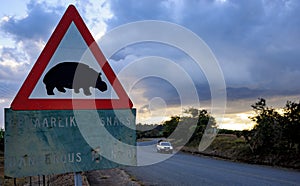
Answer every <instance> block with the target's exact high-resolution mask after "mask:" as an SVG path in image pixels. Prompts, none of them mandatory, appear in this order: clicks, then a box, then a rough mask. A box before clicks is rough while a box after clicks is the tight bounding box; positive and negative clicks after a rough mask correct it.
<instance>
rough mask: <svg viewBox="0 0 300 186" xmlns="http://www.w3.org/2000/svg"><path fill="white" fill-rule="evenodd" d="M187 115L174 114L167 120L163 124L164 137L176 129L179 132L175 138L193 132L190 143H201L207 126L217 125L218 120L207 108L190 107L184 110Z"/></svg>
mask: <svg viewBox="0 0 300 186" xmlns="http://www.w3.org/2000/svg"><path fill="white" fill-rule="evenodd" d="M184 113H185V116H182V117H179V116H172V117H171V119H170V120H168V121H166V122H165V123H164V124H163V126H164V129H163V134H164V137H168V136H170V135H171V134H172V132H173V131H174V130H175V129H176V128H177V129H176V130H178V131H180V132H178V133H177V134H176V135H175V136H173V137H174V138H176V139H177V140H178V141H180V139H182V138H185V137H186V136H189V135H190V134H192V136H191V138H190V139H189V141H188V143H190V144H194V143H199V142H200V140H201V138H202V135H203V132H204V130H205V129H206V126H207V125H208V124H209V122H210V124H211V126H215V124H216V122H215V120H214V118H213V117H212V116H210V114H209V113H208V112H207V110H204V109H203V110H199V109H196V108H189V109H186V110H185V111H184Z"/></svg>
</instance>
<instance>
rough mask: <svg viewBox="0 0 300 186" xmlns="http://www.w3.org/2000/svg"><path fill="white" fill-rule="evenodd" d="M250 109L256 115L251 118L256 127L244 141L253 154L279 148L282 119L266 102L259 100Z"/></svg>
mask: <svg viewBox="0 0 300 186" xmlns="http://www.w3.org/2000/svg"><path fill="white" fill-rule="evenodd" d="M251 107H252V108H253V109H254V111H255V112H256V115H255V116H253V117H251V119H252V121H255V122H256V125H255V126H254V128H253V129H252V131H251V132H250V133H248V134H246V132H245V135H247V137H246V140H247V141H248V142H249V144H250V148H251V150H252V151H253V152H259V153H269V152H270V151H274V149H276V148H280V147H281V145H282V144H281V139H282V120H283V117H282V116H281V115H280V114H279V113H278V112H277V111H276V110H275V109H273V108H269V107H267V105H266V100H265V99H263V98H259V101H258V102H256V103H255V104H254V105H251Z"/></svg>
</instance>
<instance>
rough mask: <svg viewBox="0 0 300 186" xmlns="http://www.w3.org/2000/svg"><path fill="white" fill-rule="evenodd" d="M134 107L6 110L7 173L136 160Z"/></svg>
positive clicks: (104, 165) (55, 171) (80, 168)
mask: <svg viewBox="0 0 300 186" xmlns="http://www.w3.org/2000/svg"><path fill="white" fill-rule="evenodd" d="M135 115H136V110H135V109H116V110H40V111H14V110H11V109H5V175H6V176H10V177H24V176H32V175H48V174H59V173H66V172H79V171H88V170H96V169H106V168H114V167H118V166H120V165H136V147H135V145H136V144H135V143H136V133H135Z"/></svg>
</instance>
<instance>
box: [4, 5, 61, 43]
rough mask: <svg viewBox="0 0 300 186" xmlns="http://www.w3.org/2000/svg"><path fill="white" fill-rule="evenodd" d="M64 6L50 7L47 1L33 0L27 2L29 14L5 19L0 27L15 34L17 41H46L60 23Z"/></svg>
mask: <svg viewBox="0 0 300 186" xmlns="http://www.w3.org/2000/svg"><path fill="white" fill-rule="evenodd" d="M63 11H64V8H62V7H59V6H58V7H49V6H47V5H46V3H45V2H42V3H37V2H36V1H31V2H30V3H29V4H27V14H28V15H27V16H26V17H24V18H17V17H11V18H10V19H9V20H8V21H3V22H2V24H1V26H0V28H1V29H2V30H3V31H4V32H6V33H9V34H11V35H13V36H14V38H15V39H16V41H22V40H24V39H31V40H43V41H46V40H47V38H48V37H49V36H50V33H51V31H52V29H53V28H54V26H55V25H56V24H57V23H58V21H59V17H61V15H62V12H63Z"/></svg>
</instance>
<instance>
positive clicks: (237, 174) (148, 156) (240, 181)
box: [125, 142, 300, 186]
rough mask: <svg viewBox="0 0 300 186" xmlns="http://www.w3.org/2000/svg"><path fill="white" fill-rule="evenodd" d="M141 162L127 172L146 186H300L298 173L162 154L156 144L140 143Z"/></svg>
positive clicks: (190, 156)
mask: <svg viewBox="0 0 300 186" xmlns="http://www.w3.org/2000/svg"><path fill="white" fill-rule="evenodd" d="M137 158H138V166H137V167H127V168H125V170H126V172H128V173H129V174H130V175H132V176H134V177H135V178H137V179H138V180H140V181H141V182H143V183H144V184H145V185H172V186H173V185H251V186H252V185H272V186H273V185H300V172H297V171H292V170H287V169H280V168H272V167H267V166H259V165H249V164H244V163H236V162H230V161H223V160H217V159H213V158H208V157H199V156H194V155H190V154H186V153H176V154H173V155H169V154H160V153H157V152H156V150H155V146H154V143H153V142H146V143H145V142H144V143H140V144H139V146H138V157H137ZM160 160H164V161H160Z"/></svg>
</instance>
